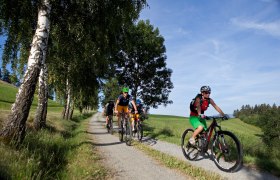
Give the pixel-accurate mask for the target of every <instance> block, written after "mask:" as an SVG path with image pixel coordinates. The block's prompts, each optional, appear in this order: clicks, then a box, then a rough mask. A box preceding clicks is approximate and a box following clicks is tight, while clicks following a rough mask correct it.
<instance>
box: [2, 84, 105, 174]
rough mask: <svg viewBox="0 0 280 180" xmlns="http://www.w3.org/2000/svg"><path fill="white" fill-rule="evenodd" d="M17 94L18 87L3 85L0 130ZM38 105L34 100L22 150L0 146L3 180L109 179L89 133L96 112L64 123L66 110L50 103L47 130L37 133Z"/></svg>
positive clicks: (80, 115)
mask: <svg viewBox="0 0 280 180" xmlns="http://www.w3.org/2000/svg"><path fill="white" fill-rule="evenodd" d="M16 92H17V89H16V87H14V86H11V85H9V84H5V83H3V82H1V81H0V127H2V125H3V122H4V121H5V120H6V119H7V117H8V115H9V113H10V108H11V105H12V103H13V102H14V100H15V93H16ZM36 103H37V98H36V96H35V98H34V101H33V103H32V107H31V111H30V114H29V117H28V120H27V132H26V137H25V139H24V141H23V143H22V144H21V146H20V147H19V148H17V149H15V148H13V147H12V146H9V145H5V144H3V143H2V142H0V179H106V177H107V173H108V172H107V170H106V168H105V167H103V166H102V164H101V162H100V161H99V160H100V158H99V155H98V153H97V150H96V149H95V147H94V146H93V145H92V143H91V142H90V139H89V134H88V133H87V127H88V123H89V117H91V116H92V114H93V113H95V112H91V113H89V114H79V113H78V111H75V112H74V116H73V119H72V120H63V119H61V112H62V110H63V107H62V106H61V105H59V104H58V103H56V102H54V101H51V100H49V105H48V115H47V127H46V128H45V129H42V130H40V131H38V132H36V131H35V130H33V128H32V122H33V119H34V114H35V110H36V107H37V104H36Z"/></svg>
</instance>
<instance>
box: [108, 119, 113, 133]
mask: <svg viewBox="0 0 280 180" xmlns="http://www.w3.org/2000/svg"><path fill="white" fill-rule="evenodd" d="M107 131H108V133H110V134H113V133H114V129H113V115H109V118H108V126H107Z"/></svg>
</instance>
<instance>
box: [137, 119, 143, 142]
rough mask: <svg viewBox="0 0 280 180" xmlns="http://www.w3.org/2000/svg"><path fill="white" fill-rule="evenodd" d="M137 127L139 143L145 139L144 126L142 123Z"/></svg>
mask: <svg viewBox="0 0 280 180" xmlns="http://www.w3.org/2000/svg"><path fill="white" fill-rule="evenodd" d="M136 127H137V138H138V140H139V141H141V140H142V138H143V126H142V124H141V122H140V121H139V122H138V123H137V126H136Z"/></svg>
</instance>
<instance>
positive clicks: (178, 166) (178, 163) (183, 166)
mask: <svg viewBox="0 0 280 180" xmlns="http://www.w3.org/2000/svg"><path fill="white" fill-rule="evenodd" d="M134 144H135V145H136V147H137V148H138V149H140V150H142V151H143V152H145V153H146V154H148V155H149V156H151V157H153V158H154V159H155V160H157V161H158V162H160V163H162V164H163V165H165V166H166V167H168V168H171V169H175V170H177V171H180V172H181V173H183V174H185V175H186V176H188V179H205V180H206V179H209V180H220V179H222V177H221V176H220V175H218V174H215V173H212V172H210V173H209V171H206V170H204V169H202V168H198V167H195V166H192V165H190V164H188V163H186V162H185V161H182V160H179V159H177V158H175V157H173V156H170V155H168V154H165V153H162V152H160V151H157V150H155V149H152V148H151V147H149V146H147V145H145V144H142V143H139V142H134Z"/></svg>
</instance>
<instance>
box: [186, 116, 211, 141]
mask: <svg viewBox="0 0 280 180" xmlns="http://www.w3.org/2000/svg"><path fill="white" fill-rule="evenodd" d="M189 120H190V124H191V125H192V126H193V128H194V129H195V131H194V133H193V135H192V137H191V138H190V141H189V142H190V143H191V144H194V143H195V137H196V136H197V135H198V134H199V133H200V132H201V131H203V129H205V130H206V129H207V125H206V121H205V119H200V118H199V117H197V116H190V119H189Z"/></svg>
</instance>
